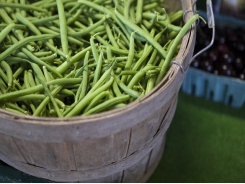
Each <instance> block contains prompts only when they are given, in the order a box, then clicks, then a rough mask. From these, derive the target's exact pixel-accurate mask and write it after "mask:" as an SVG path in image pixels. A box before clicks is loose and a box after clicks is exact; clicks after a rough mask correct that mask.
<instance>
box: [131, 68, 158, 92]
mask: <svg viewBox="0 0 245 184" xmlns="http://www.w3.org/2000/svg"><path fill="white" fill-rule="evenodd" d="M155 68H156V66H152V65H146V66H145V67H144V68H143V69H142V70H140V71H139V72H138V73H137V74H136V75H134V77H133V78H132V80H131V81H130V82H129V84H128V88H130V89H132V88H133V86H134V85H135V84H136V83H137V82H139V81H140V80H141V79H142V77H143V76H144V75H145V74H146V72H147V71H148V70H151V69H155Z"/></svg>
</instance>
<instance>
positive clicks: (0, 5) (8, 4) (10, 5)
mask: <svg viewBox="0 0 245 184" xmlns="http://www.w3.org/2000/svg"><path fill="white" fill-rule="evenodd" d="M0 7H10V8H20V9H24V10H36V11H40V12H46V11H47V10H45V9H42V8H39V7H35V6H32V5H28V4H25V5H24V4H15V3H6V2H5V3H2V2H0Z"/></svg>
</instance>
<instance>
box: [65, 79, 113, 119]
mask: <svg viewBox="0 0 245 184" xmlns="http://www.w3.org/2000/svg"><path fill="white" fill-rule="evenodd" d="M113 80H114V78H113V77H111V78H110V80H109V81H108V82H106V83H105V84H104V85H103V86H101V87H99V88H98V89H96V90H94V91H93V92H92V93H90V94H87V95H86V96H85V97H84V98H83V99H82V100H81V101H79V102H78V103H77V104H76V105H75V106H74V108H73V109H72V110H71V111H70V112H69V113H68V114H67V115H66V116H65V117H66V118H68V117H71V116H75V115H78V114H79V113H80V112H81V111H82V110H83V109H84V107H85V106H86V105H87V104H88V103H89V102H91V100H92V99H94V98H95V97H96V96H97V95H99V94H100V93H101V92H103V91H106V90H107V89H108V88H109V87H110V86H111V85H112V83H113ZM90 91H91V90H90Z"/></svg>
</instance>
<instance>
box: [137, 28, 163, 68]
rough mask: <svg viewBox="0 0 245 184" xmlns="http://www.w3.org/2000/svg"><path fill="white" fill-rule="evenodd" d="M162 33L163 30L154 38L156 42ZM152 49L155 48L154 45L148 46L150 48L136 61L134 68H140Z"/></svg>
mask: <svg viewBox="0 0 245 184" xmlns="http://www.w3.org/2000/svg"><path fill="white" fill-rule="evenodd" d="M162 34H163V31H161V32H160V33H158V34H157V35H156V36H155V38H154V39H153V40H154V41H155V42H157V41H158V39H160V37H161V36H162ZM152 50H153V46H150V47H149V48H148V50H147V51H146V53H145V54H143V55H142V57H141V58H140V59H139V60H138V61H137V62H136V63H135V65H134V67H133V70H138V69H139V67H140V66H141V65H142V63H143V62H144V61H145V59H146V58H147V57H148V56H149V55H150V53H151V52H152ZM162 50H163V49H162Z"/></svg>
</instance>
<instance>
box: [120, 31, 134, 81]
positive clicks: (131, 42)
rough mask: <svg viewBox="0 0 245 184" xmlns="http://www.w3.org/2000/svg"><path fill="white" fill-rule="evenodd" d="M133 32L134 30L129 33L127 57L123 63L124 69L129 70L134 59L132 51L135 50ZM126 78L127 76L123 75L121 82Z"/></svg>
mask: <svg viewBox="0 0 245 184" xmlns="http://www.w3.org/2000/svg"><path fill="white" fill-rule="evenodd" d="M134 34H135V32H132V33H131V37H130V47H129V53H128V59H127V62H126V65H125V70H129V69H130V68H131V66H132V63H133V60H134V51H135V48H134V47H135V43H134ZM126 79H127V76H123V77H122V82H123V83H125V82H126Z"/></svg>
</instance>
